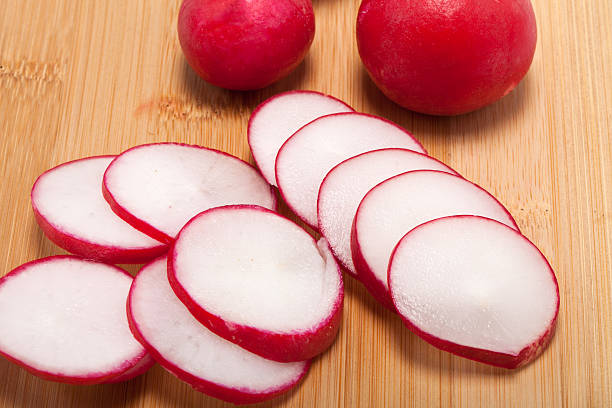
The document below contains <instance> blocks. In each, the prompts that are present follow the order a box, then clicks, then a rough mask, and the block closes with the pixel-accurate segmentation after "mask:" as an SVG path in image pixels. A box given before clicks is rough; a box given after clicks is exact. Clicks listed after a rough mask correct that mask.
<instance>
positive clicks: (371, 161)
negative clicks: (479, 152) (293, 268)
mask: <svg viewBox="0 0 612 408" xmlns="http://www.w3.org/2000/svg"><path fill="white" fill-rule="evenodd" d="M412 170H440V171H446V172H449V173H453V174H456V173H455V171H454V170H452V169H451V168H450V167H448V166H446V165H445V164H443V163H442V162H439V161H438V160H436V159H433V158H431V157H429V156H426V155H424V154H421V153H416V152H414V151H412V150H406V149H382V150H374V151H371V152H366V153H363V154H360V155H358V156H355V157H352V158H350V159H348V160H345V161H343V162H342V163H340V164H339V165H337V166H336V167H334V168H333V169H332V170H331V171H330V172H329V173H327V176H325V179H324V180H323V183H321V187H320V188H319V200H318V204H317V212H318V218H319V231H320V232H321V234H322V235H323V236H324V237H325V238H326V239H327V241H328V242H329V247H330V248H331V250H332V252H333V253H334V255H335V256H336V258H337V259H338V260H339V261H340V263H341V264H342V265H343V266H344V267H345V268H346V269H347V270H348V271H349V272H350V273H352V274H353V275H355V274H356V272H355V265H354V264H353V259H352V254H351V226H352V225H353V218H355V213H356V212H357V207H359V203H360V202H361V200H362V199H363V197H364V196H365V195H366V193H367V192H368V191H370V190H371V189H372V188H373V187H374V186H376V185H377V184H378V183H380V182H382V181H384V180H386V179H388V178H390V177H393V176H395V175H398V174H401V173H405V172H407V171H412Z"/></svg>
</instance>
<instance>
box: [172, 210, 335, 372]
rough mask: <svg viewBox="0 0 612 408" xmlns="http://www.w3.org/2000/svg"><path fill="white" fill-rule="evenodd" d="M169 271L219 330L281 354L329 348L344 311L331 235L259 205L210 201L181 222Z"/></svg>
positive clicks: (291, 356) (303, 356)
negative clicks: (322, 236) (314, 233)
mask: <svg viewBox="0 0 612 408" xmlns="http://www.w3.org/2000/svg"><path fill="white" fill-rule="evenodd" d="M169 257H170V259H169V260H168V266H169V268H168V278H169V280H170V284H171V286H172V288H173V289H174V291H175V292H176V294H177V295H178V297H179V299H181V300H182V301H183V303H185V304H186V305H187V307H188V308H189V310H190V311H191V313H193V315H194V316H195V317H196V319H198V320H199V321H200V322H202V323H203V324H204V325H206V327H208V328H209V329H210V330H212V331H213V332H215V333H217V334H218V335H219V336H221V337H223V338H225V339H227V340H229V341H231V342H234V343H236V344H238V345H240V346H242V347H244V348H245V349H247V350H249V351H251V352H253V353H256V354H259V355H260V356H262V357H266V358H269V359H271V360H276V361H301V360H307V359H309V358H311V357H313V356H315V355H317V354H319V353H321V352H323V351H324V350H325V349H326V348H328V347H329V346H330V345H331V344H332V342H333V341H334V339H335V337H336V333H337V332H338V328H339V325H340V321H341V318H342V301H343V298H344V290H343V284H342V275H341V272H340V269H339V268H338V265H337V264H336V261H335V260H334V258H333V256H332V255H331V252H330V251H329V248H328V246H327V242H326V241H325V240H321V241H319V243H318V244H317V243H316V242H315V241H314V239H313V238H312V237H311V236H310V235H309V234H308V233H307V232H306V231H304V230H303V229H301V228H300V227H299V226H297V225H296V224H294V223H292V222H291V221H289V220H287V219H286V218H283V217H282V216H280V215H278V214H275V213H273V212H271V211H269V210H266V209H264V208H262V207H256V206H227V207H219V208H213V209H211V210H208V211H206V212H203V213H201V214H199V215H198V216H196V217H194V218H193V219H192V220H191V221H189V223H188V224H187V225H186V226H185V227H184V228H183V229H182V230H181V232H180V234H179V236H178V237H177V239H176V242H175V244H174V248H173V250H172V251H170V254H169Z"/></svg>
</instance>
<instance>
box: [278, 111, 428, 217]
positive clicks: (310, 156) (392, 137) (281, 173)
mask: <svg viewBox="0 0 612 408" xmlns="http://www.w3.org/2000/svg"><path fill="white" fill-rule="evenodd" d="M389 147H399V148H405V149H410V150H415V151H418V152H420V153H425V150H424V149H423V147H422V146H421V145H420V144H419V142H417V141H416V139H414V138H413V137H412V135H411V134H410V133H408V132H407V131H406V130H404V129H402V128H400V127H399V126H397V125H395V124H393V123H391V122H389V121H387V120H385V119H382V118H377V117H375V116H371V115H366V114H363V113H337V114H333V115H328V116H323V117H322V118H319V119H315V120H314V121H312V122H310V123H309V124H308V125H306V126H304V127H303V128H301V129H300V130H298V131H297V132H296V133H295V134H294V135H293V136H291V137H290V138H289V139H288V140H287V141H286V142H285V144H283V146H282V148H281V150H280V151H279V152H278V156H277V157H276V181H277V182H278V187H279V190H280V192H281V194H282V196H283V198H284V199H285V201H286V202H287V204H289V206H290V207H291V209H292V210H293V211H294V212H295V213H296V214H297V215H298V216H299V217H300V218H301V219H302V220H304V221H305V222H306V223H308V224H309V225H310V226H312V227H316V226H317V196H318V194H319V186H320V185H321V182H322V181H323V179H324V178H325V175H326V174H327V173H328V172H329V171H330V170H331V169H332V168H333V167H334V166H336V165H337V164H339V163H340V162H342V161H344V160H346V159H348V158H350V157H353V156H356V155H358V154H361V153H364V152H368V151H370V150H377V149H384V148H389Z"/></svg>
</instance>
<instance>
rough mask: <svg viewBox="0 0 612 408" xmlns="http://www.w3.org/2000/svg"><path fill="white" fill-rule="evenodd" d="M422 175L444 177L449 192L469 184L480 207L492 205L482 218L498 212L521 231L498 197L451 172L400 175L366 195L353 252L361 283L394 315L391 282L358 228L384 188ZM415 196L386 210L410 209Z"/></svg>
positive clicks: (354, 228) (354, 229) (353, 233)
mask: <svg viewBox="0 0 612 408" xmlns="http://www.w3.org/2000/svg"><path fill="white" fill-rule="evenodd" d="M419 175H422V176H428V177H434V178H435V177H437V175H439V176H440V177H442V180H444V179H446V180H447V181H451V184H449V185H447V186H446V188H447V189H448V188H450V187H453V186H455V185H456V184H457V183H459V184H460V185H462V184H464V183H465V186H466V187H467V188H469V189H470V190H471V191H472V192H474V193H476V194H478V196H479V198H478V199H477V200H478V203H479V205H481V206H484V207H488V206H489V205H491V207H490V208H488V209H487V211H489V212H490V213H489V214H481V215H488V216H490V217H493V215H492V214H493V213H495V216H496V217H497V218H499V219H502V220H503V221H504V222H506V223H508V225H510V226H511V227H512V228H514V229H516V230H517V231H518V230H519V228H518V226H517V225H516V222H515V221H514V218H512V215H511V214H510V213H509V212H508V210H507V209H506V208H505V207H504V206H503V205H502V204H501V203H500V202H499V201H498V200H497V199H496V198H495V197H493V196H492V195H491V194H490V193H489V192H487V191H486V190H484V189H483V188H481V187H480V186H478V185H476V184H474V183H472V182H470V181H468V180H465V179H464V178H462V177H460V176H457V175H452V174H449V173H445V172H440V171H433V170H416V171H410V172H407V173H403V174H399V175H397V176H394V177H391V178H389V179H387V180H385V181H383V182H382V183H380V184H378V185H377V186H375V187H374V188H372V190H370V191H369V192H368V193H367V194H366V196H365V197H364V198H363V200H362V201H361V203H360V204H359V208H358V209H357V214H356V215H355V219H354V221H353V226H352V231H351V253H352V254H353V263H354V265H355V268H356V270H357V274H358V276H359V279H360V280H361V282H362V283H363V284H364V285H365V286H366V288H367V289H368V290H369V291H370V293H371V294H372V296H374V298H375V299H376V300H377V301H378V302H380V303H381V304H382V305H383V306H385V307H386V308H387V309H389V310H391V311H394V312H395V306H394V305H393V302H392V301H391V297H390V296H389V287H388V285H387V282H384V281H381V279H380V278H379V274H377V273H376V271H377V270H379V269H380V268H377V267H376V266H375V265H374V263H373V262H372V260H370V261H369V260H368V259H367V256H366V255H365V254H364V248H363V246H364V239H365V240H367V239H369V238H368V236H369V234H367V233H364V232H362V231H361V229H360V228H359V227H358V224H359V223H360V222H361V220H363V218H364V213H365V210H364V207H365V205H366V204H364V203H366V202H367V201H368V200H370V199H372V197H376V196H379V197H381V192H382V191H384V189H387V188H389V186H391V185H393V184H400V183H404V181H408V180H409V179H410V178H413V177H418V176H419ZM444 176H446V177H444ZM452 181H454V182H452ZM455 182H457V183H455ZM432 186H433V184H432ZM443 191H444V192H445V194H448V192H447V190H443ZM422 193H423V192H421V195H423V194H422ZM404 194H407V193H406V192H404ZM411 194H412V193H411ZM411 194H407V197H408V198H407V200H408V201H406V202H405V203H404V204H403V203H401V202H397V203H394V202H393V201H391V197H389V201H388V203H389V204H387V205H386V206H385V208H384V209H383V210H385V209H386V210H390V211H391V210H392V209H393V208H398V209H399V208H400V207H399V206H401V205H404V206H406V208H410V201H409V197H410V196H411ZM429 194H431V191H430V192H429ZM451 198H452V197H450V195H449V196H448V197H447V199H448V200H450V199H451ZM402 200H404V197H402ZM472 204H474V203H472ZM453 205H454V204H453ZM465 205H466V204H465V203H463V204H462V205H461V206H465ZM484 207H483V208H484ZM392 211H395V210H392ZM438 211H440V210H439V209H436V212H438ZM453 211H456V210H453ZM463 211H465V212H467V210H463ZM473 211H474V210H471V212H473ZM448 215H455V214H454V213H450V214H449V213H446V212H444V211H443V212H440V213H437V214H436V216H435V217H434V218H440V217H444V216H448ZM430 220H431V218H427V219H424V220H423V221H422V222H425V221H430ZM400 221H401V220H396V222H395V223H394V224H395V225H396V226H402V225H403V223H404V222H405V221H404V222H401V223H400ZM420 223H421V222H419V224H420ZM413 227H414V226H410V227H408V228H407V229H406V231H409V230H411V229H412V228H413ZM395 232H396V231H394V233H395ZM403 233H404V230H402V231H401V234H403ZM362 234H363V236H365V238H362ZM386 235H387V236H388V237H391V235H390V233H388V232H387V233H386ZM394 235H395V234H394ZM401 237H402V235H399V237H398V238H397V241H399V239H400V238H401ZM393 239H395V238H393ZM397 241H395V240H394V241H393V243H394V244H395V243H396V242H397ZM392 249H393V246H391V247H390V248H388V256H390V255H391V252H392ZM385 259H387V257H385ZM386 268H387V265H386V264H385V268H384V272H385V274H386V270H387V269H386Z"/></svg>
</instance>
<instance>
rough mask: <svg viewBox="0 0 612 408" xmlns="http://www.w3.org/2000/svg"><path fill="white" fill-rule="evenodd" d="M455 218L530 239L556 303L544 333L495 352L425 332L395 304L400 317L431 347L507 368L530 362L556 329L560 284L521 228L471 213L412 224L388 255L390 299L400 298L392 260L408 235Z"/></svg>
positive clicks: (523, 239) (546, 343) (543, 347)
mask: <svg viewBox="0 0 612 408" xmlns="http://www.w3.org/2000/svg"><path fill="white" fill-rule="evenodd" d="M455 220H468V221H473V222H481V223H487V224H492V225H496V226H499V227H501V228H502V229H503V230H505V231H506V232H507V233H510V234H514V235H515V236H516V237H517V238H518V239H519V240H520V241H525V242H527V243H529V245H530V246H531V248H532V249H533V251H534V252H536V253H537V254H538V256H539V257H540V258H541V260H542V261H543V264H545V265H546V269H547V271H548V272H549V274H550V278H551V281H552V284H553V285H554V296H555V305H554V314H553V316H552V318H551V320H550V323H549V324H548V326H547V328H546V329H545V330H544V331H543V333H542V334H541V335H540V336H539V337H538V338H537V339H536V340H535V341H533V342H532V343H531V344H529V345H527V346H525V347H524V348H523V349H522V350H521V351H520V352H518V353H516V354H509V353H502V352H496V351H493V350H486V349H483V348H476V347H470V346H466V345H463V344H457V343H455V342H452V341H449V340H447V339H443V338H440V337H437V336H435V335H432V334H431V333H428V332H426V331H424V330H422V329H421V328H420V327H418V326H417V325H415V324H414V323H413V322H412V321H411V320H410V318H408V317H406V316H405V315H404V314H402V313H401V308H400V307H399V306H397V308H398V310H400V317H401V318H402V321H403V322H404V324H405V325H406V327H408V328H409V329H410V331H412V332H413V333H415V334H416V335H417V336H419V337H421V338H422V339H423V340H425V341H426V342H428V343H429V344H431V345H433V346H434V347H436V348H439V349H440V350H444V351H447V352H449V353H452V354H455V355H457V356H460V357H464V358H467V359H470V360H473V361H477V362H480V363H485V364H489V365H493V366H497V367H502V368H507V369H516V368H519V367H522V366H525V365H527V364H529V363H530V362H531V361H533V360H534V359H535V358H537V357H538V356H539V355H540V354H541V353H542V351H543V350H544V349H545V348H546V347H547V346H548V344H549V343H550V341H551V340H552V337H553V335H554V333H555V328H556V325H557V317H558V315H559V305H560V300H559V284H558V282H557V278H556V276H555V274H554V272H553V270H552V268H551V266H550V264H549V262H548V260H547V259H546V257H545V256H544V255H543V254H542V252H541V251H540V250H539V249H538V248H537V247H536V246H535V245H534V244H533V243H531V242H530V241H529V240H528V239H527V238H525V237H524V236H523V235H521V233H520V232H518V231H516V230H514V229H512V228H510V227H508V226H507V225H505V224H502V223H500V222H498V221H495V220H492V219H490V218H484V217H479V216H472V215H456V216H450V217H443V218H439V219H436V220H432V221H429V222H426V223H424V224H421V225H419V226H418V227H416V228H414V229H413V230H411V231H410V232H408V233H407V234H406V235H405V236H404V238H402V240H401V241H400V242H399V243H398V245H397V246H396V247H395V249H394V251H393V254H392V256H391V262H390V265H389V271H388V274H389V276H388V280H389V285H390V287H391V288H392V290H391V292H392V298H393V302H394V304H398V303H397V302H400V300H399V298H400V295H399V291H401V289H398V291H396V290H395V284H394V278H393V276H394V275H396V274H397V273H400V272H397V271H392V270H393V260H394V259H395V257H396V254H397V253H398V252H399V251H401V248H402V245H405V242H406V241H407V240H408V239H410V237H411V234H412V233H415V234H416V233H418V232H419V231H421V230H423V229H426V228H430V227H432V225H435V224H439V223H444V222H449V221H455Z"/></svg>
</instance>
